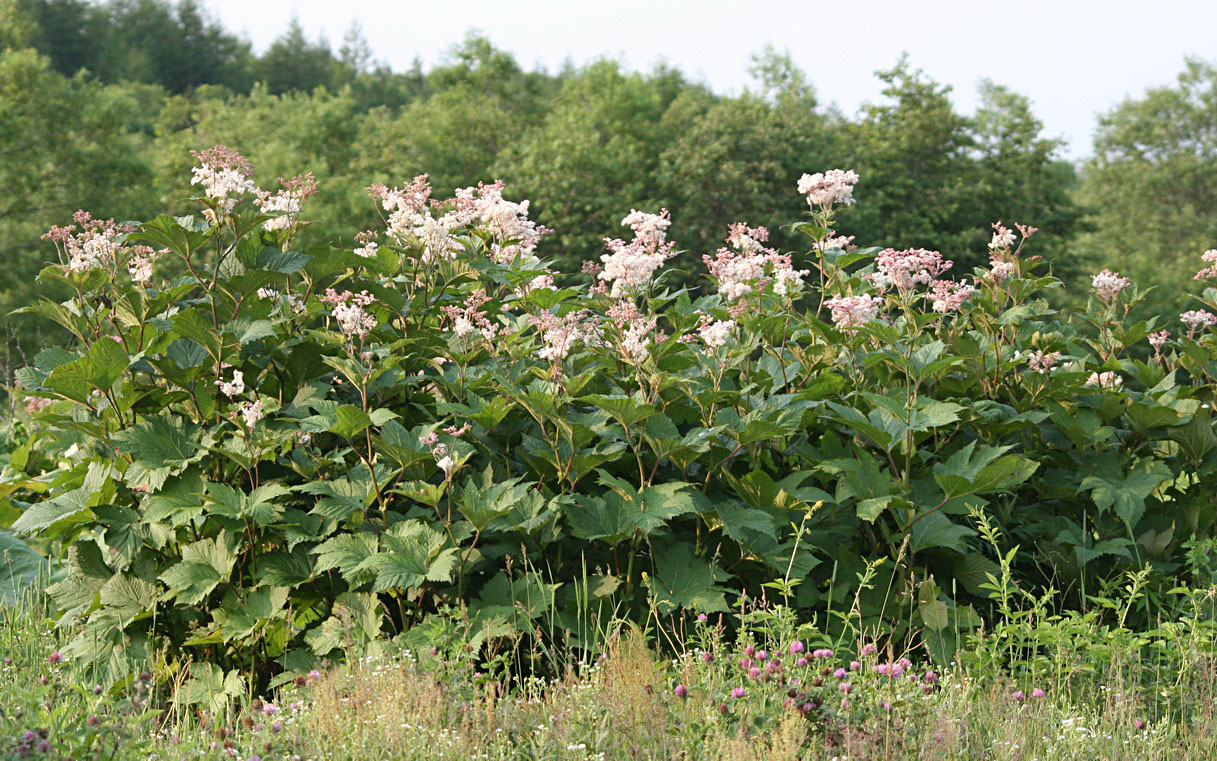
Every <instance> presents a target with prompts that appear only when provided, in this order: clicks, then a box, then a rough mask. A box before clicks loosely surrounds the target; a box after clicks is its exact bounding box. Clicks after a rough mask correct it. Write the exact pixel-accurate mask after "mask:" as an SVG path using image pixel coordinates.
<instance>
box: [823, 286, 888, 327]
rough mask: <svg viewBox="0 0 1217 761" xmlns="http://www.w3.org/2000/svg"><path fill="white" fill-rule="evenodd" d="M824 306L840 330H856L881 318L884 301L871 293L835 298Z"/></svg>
mask: <svg viewBox="0 0 1217 761" xmlns="http://www.w3.org/2000/svg"><path fill="white" fill-rule="evenodd" d="M824 305H825V306H826V307H828V309H829V310H830V311H831V312H832V322H833V324H834V325H836V326H837V327H838V328H856V327H858V326H859V325H864V324H866V323H868V322H870V321H871V320H874V319H875V318H877V317H878V316H879V310H880V308H881V307H882V306H883V299H881V298H879V297H878V296H872V295H871V294H869V293H863V294H860V295H858V296H833V297H832V298H830V299H829V300H828V301H825V302H824Z"/></svg>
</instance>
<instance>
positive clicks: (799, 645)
mask: <svg viewBox="0 0 1217 761" xmlns="http://www.w3.org/2000/svg"><path fill="white" fill-rule="evenodd" d="M806 649H807V648H806V646H804V645H803V641H802V640H798V639H796V640H795V641H794V642H791V643H790V647H789V650H790V654H791V655H798V654H799V653H801V652H803V651H804V650H806Z"/></svg>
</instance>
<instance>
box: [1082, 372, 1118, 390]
mask: <svg viewBox="0 0 1217 761" xmlns="http://www.w3.org/2000/svg"><path fill="white" fill-rule="evenodd" d="M1085 385H1087V386H1098V387H1099V388H1107V389H1116V388H1119V387H1120V386H1122V385H1124V379H1123V378H1121V377H1120V376H1119V375H1117V374H1116V373H1115V372H1112V371H1108V372H1104V373H1091V374H1090V377H1089V378H1087V379H1086V383H1085Z"/></svg>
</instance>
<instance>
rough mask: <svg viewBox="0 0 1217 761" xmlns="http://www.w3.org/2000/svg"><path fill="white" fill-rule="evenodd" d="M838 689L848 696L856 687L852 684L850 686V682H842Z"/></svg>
mask: <svg viewBox="0 0 1217 761" xmlns="http://www.w3.org/2000/svg"><path fill="white" fill-rule="evenodd" d="M837 689H838V690H840V691H841V692H843V693H845V694H846V695H848V694H849V693H851V692H853V691H854V686H853V685H852V684H850V683H849V682H841V683H840V684H838V685H837Z"/></svg>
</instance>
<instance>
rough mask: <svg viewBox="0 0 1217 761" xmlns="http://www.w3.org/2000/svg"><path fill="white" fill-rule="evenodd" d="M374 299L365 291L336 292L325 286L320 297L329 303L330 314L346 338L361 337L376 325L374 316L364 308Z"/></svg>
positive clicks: (325, 302) (323, 301) (322, 300)
mask: <svg viewBox="0 0 1217 761" xmlns="http://www.w3.org/2000/svg"><path fill="white" fill-rule="evenodd" d="M375 300H376V299H375V298H373V297H372V294H370V293H368V292H367V291H360V292H359V293H355V294H352V293H351V292H350V291H343V292H342V293H338V292H336V291H335V290H334V289H333V288H327V289H326V290H325V295H324V296H322V297H321V302H322V303H324V304H329V305H330V314H332V315H333V316H334V321H335V322H337V323H338V329H339V330H341V331H342V332H343V334H344V335H346V336H347V337H348V338H349V337H354V336H358V337H360V338H363V337H364V336H366V335H367V334H368V333H371V332H372V330H373V329H374V328H375V327H376V325H377V321H376V318H375V317H373V316H372V315H371V314H369V313H368V312H367V311H366V310H365V309H364V307H366V306H368V305H369V304H371V303H372V302H374V301H375Z"/></svg>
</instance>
